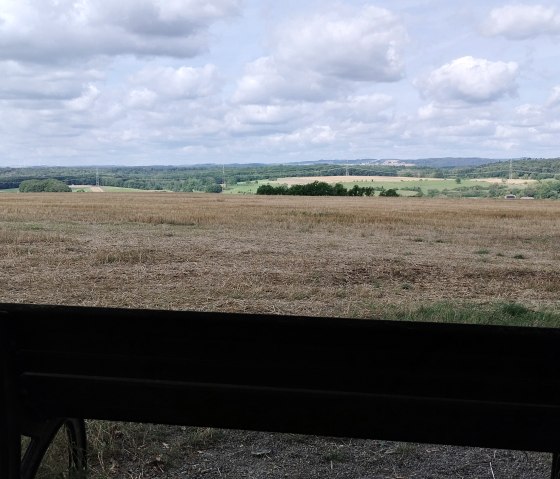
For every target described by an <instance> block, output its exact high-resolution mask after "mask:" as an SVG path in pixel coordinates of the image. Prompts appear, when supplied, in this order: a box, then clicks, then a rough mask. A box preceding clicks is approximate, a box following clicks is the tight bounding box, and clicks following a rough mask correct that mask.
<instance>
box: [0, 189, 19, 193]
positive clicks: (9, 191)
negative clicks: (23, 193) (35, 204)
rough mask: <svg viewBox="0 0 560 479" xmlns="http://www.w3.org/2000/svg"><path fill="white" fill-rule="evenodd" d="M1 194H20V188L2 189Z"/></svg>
mask: <svg viewBox="0 0 560 479" xmlns="http://www.w3.org/2000/svg"><path fill="white" fill-rule="evenodd" d="M0 193H19V188H5V189H0Z"/></svg>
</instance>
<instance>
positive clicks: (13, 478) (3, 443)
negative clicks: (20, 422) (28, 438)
mask: <svg viewBox="0 0 560 479" xmlns="http://www.w3.org/2000/svg"><path fill="white" fill-rule="evenodd" d="M3 402H4V401H3ZM6 409H7V408H6V407H5V404H2V411H1V412H0V415H1V416H2V417H1V418H0V477H2V478H6V479H20V458H21V439H20V434H19V428H18V426H17V423H16V420H15V415H13V414H12V415H11V416H10V415H9V414H6Z"/></svg>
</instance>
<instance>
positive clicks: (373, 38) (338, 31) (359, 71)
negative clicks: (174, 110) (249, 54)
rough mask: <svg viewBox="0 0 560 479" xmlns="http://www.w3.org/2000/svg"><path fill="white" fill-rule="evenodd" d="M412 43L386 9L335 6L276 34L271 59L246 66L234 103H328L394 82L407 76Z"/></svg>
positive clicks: (304, 17)
mask: <svg viewBox="0 0 560 479" xmlns="http://www.w3.org/2000/svg"><path fill="white" fill-rule="evenodd" d="M406 41H407V34H406V30H405V28H404V26H403V25H402V23H401V22H400V20H399V19H398V17H397V16H396V15H394V14H392V13H391V12H390V11H388V10H386V9H382V8H377V7H372V6H363V7H361V8H351V7H335V8H333V9H325V11H324V12H322V13H318V14H315V15H309V16H303V17H298V18H294V19H292V20H291V21H289V22H287V23H284V24H282V25H281V26H279V27H278V28H277V30H276V31H275V32H274V34H273V35H272V39H271V42H270V44H271V52H270V55H268V56H265V57H261V58H258V59H257V60H255V61H253V62H251V63H249V64H248V65H247V66H246V69H245V74H244V76H243V77H242V78H241V79H240V80H239V82H238V88H237V91H236V93H235V95H234V100H235V101H238V102H243V103H270V102H274V101H278V100H294V101H314V102H317V101H324V100H326V99H328V98H332V97H333V96H338V95H340V94H342V95H346V94H348V93H349V92H351V91H352V90H353V89H355V88H356V85H354V84H353V83H359V82H372V83H379V82H395V81H398V80H400V79H401V78H402V77H403V75H404V61H403V58H402V54H403V52H402V51H403V47H404V44H405V43H406Z"/></svg>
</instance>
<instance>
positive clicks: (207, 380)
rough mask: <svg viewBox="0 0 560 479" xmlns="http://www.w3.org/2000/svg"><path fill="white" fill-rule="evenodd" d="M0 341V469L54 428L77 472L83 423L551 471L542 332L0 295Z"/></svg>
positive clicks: (550, 355) (552, 395)
mask: <svg viewBox="0 0 560 479" xmlns="http://www.w3.org/2000/svg"><path fill="white" fill-rule="evenodd" d="M0 347H1V360H2V376H3V378H2V380H3V394H2V400H1V401H2V402H1V410H0V445H1V451H0V477H1V478H6V479H16V478H17V479H20V478H23V479H31V478H32V477H33V474H34V471H35V469H36V466H37V464H38V461H39V460H40V456H41V450H42V448H44V446H45V444H48V442H49V441H50V439H51V437H52V435H53V430H56V429H57V428H58V427H59V426H60V425H61V424H63V423H66V424H67V425H68V430H69V431H70V433H71V434H70V435H71V438H72V443H73V444H74V455H73V457H71V459H72V462H73V464H74V465H75V467H77V468H78V469H79V468H82V467H84V466H85V462H84V461H85V458H84V456H83V451H82V449H83V448H84V447H85V442H84V441H85V440H84V438H83V434H84V431H83V428H82V427H81V424H82V422H81V419H83V418H86V419H102V420H119V421H135V422H152V423H166V424H181V425H190V426H209V427H220V428H236V429H249V430H261V431H279V432H293V433H303V434H316V435H328V436H341V437H355V438H370V439H384V440H397V441H411V442H425V443H440V444H452V445H463V446H482V447H491V448H500V449H518V450H532V451H543V452H550V453H554V460H553V466H552V477H553V478H554V479H558V478H560V467H559V466H560V465H559V461H558V455H557V454H555V453H556V452H558V451H560V435H559V434H558V431H559V430H560V330H556V329H539V328H519V327H497V326H474V325H460V324H433V323H416V322H390V321H367V320H354V319H332V318H306V317H281V316H272V315H247V314H225V313H200V312H173V311H149V310H131V309H103V308H81V307H64V306H32V305H16V304H0ZM67 418H78V419H67ZM22 434H27V435H30V436H31V437H32V438H33V441H32V444H34V445H35V446H34V451H32V453H33V454H28V456H27V457H26V458H24V460H23V462H22V461H21V459H20V458H21V450H20V448H21V446H20V437H21V435H22Z"/></svg>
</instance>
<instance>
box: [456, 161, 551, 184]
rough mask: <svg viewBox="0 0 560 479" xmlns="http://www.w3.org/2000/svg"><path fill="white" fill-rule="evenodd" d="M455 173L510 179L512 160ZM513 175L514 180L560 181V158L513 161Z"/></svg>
mask: <svg viewBox="0 0 560 479" xmlns="http://www.w3.org/2000/svg"><path fill="white" fill-rule="evenodd" d="M455 173H457V174H459V175H461V176H466V177H470V178H484V177H492V178H509V175H510V160H507V161H500V162H494V163H490V164H485V165H479V166H476V167H472V168H457V169H456V171H455ZM511 173H512V176H513V177H514V178H528V179H534V180H544V179H547V178H556V179H560V158H551V159H532V158H523V159H520V160H513V161H511Z"/></svg>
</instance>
